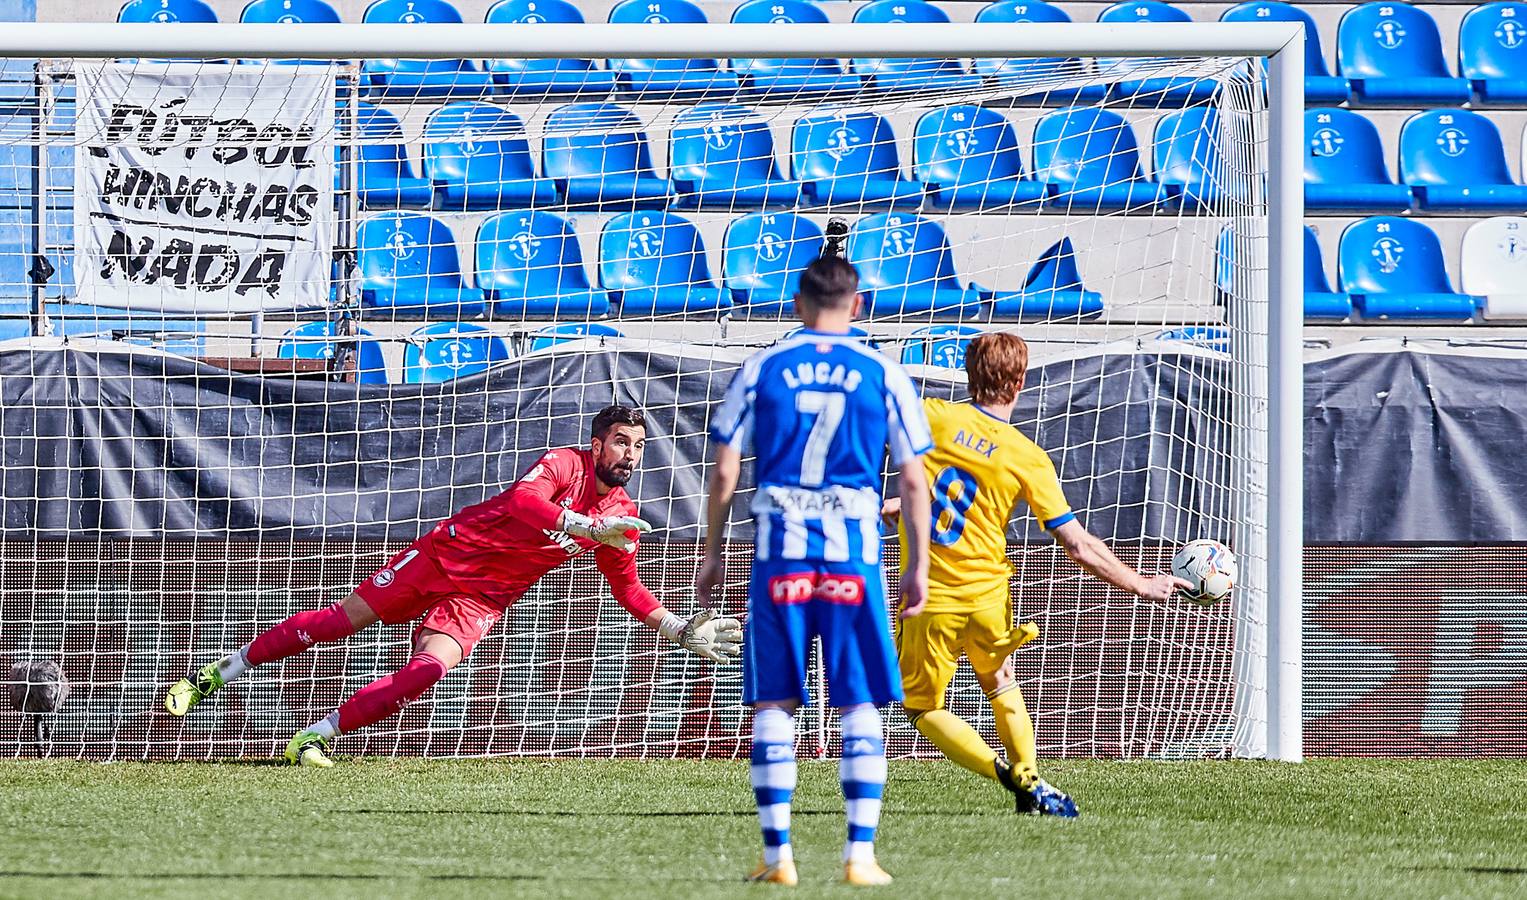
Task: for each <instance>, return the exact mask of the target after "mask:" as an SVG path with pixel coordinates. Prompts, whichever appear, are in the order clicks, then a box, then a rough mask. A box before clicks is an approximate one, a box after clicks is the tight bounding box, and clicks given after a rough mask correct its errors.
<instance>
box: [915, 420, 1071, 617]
mask: <svg viewBox="0 0 1527 900" xmlns="http://www.w3.org/2000/svg"><path fill="white" fill-rule="evenodd" d="M923 409H924V410H925V411H926V412H927V414H928V424H929V425H931V426H932V432H933V450H932V451H930V452H929V453H928V454H926V455H925V456H924V457H923V465H924V466H925V467H926V469H927V473H928V484H929V486H930V487H931V488H932V491H933V532H932V547H931V548H930V553H929V566H928V611H929V612H974V611H976V610H980V609H985V608H986V607H988V606H991V605H993V604H996V603H1006V602H1007V599H1008V580H1009V578H1011V576H1012V567H1011V566H1009V565H1008V562H1007V523H1008V520H1009V519H1010V518H1011V517H1012V515H1013V510H1014V507H1015V506H1016V505H1017V502H1018V501H1019V500H1022V501H1024V502H1025V503H1027V504H1028V505H1029V508H1030V509H1032V510H1033V511H1034V516H1035V517H1036V518H1037V519H1039V521H1040V523H1041V524H1042V525H1043V526H1044V527H1045V529H1046V530H1050V529H1054V528H1059V527H1060V526H1061V525H1063V524H1065V523H1066V522H1069V521H1071V520H1072V519H1074V518H1076V517H1075V516H1074V515H1072V513H1071V507H1070V506H1068V505H1067V504H1066V497H1065V494H1064V493H1063V492H1062V491H1061V487H1060V478H1059V477H1058V476H1057V475H1056V474H1055V464H1054V463H1052V462H1051V461H1050V457H1048V456H1046V455H1045V452H1044V451H1043V450H1041V449H1040V448H1039V445H1038V444H1035V443H1034V442H1033V441H1031V440H1029V439H1028V438H1027V437H1024V436H1023V434H1022V433H1020V432H1019V431H1018V429H1016V428H1014V427H1013V426H1012V425H1010V424H1009V423H1007V422H1003V421H1001V420H999V419H997V418H995V417H993V416H991V415H989V414H987V413H985V412H983V411H981V410H980V409H979V408H978V407H976V406H974V405H972V404H969V403H950V402H948V401H946V400H937V399H934V398H931V397H930V398H925V399H924V400H923ZM901 546H902V554H903V558H905V554H906V547H907V533H906V529H905V528H903V529H902V530H901Z"/></svg>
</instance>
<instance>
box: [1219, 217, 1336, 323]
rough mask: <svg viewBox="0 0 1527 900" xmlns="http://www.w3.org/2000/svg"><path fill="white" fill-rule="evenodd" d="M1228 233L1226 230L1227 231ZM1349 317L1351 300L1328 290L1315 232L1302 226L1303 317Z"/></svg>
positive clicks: (1329, 284) (1328, 282) (1327, 281)
mask: <svg viewBox="0 0 1527 900" xmlns="http://www.w3.org/2000/svg"><path fill="white" fill-rule="evenodd" d="M1226 232H1227V233H1228V232H1229V229H1226ZM1351 315H1352V297H1351V296H1350V295H1348V294H1346V293H1337V292H1336V291H1333V290H1331V282H1330V281H1329V280H1328V279H1327V278H1326V268H1325V261H1324V260H1323V259H1322V257H1321V253H1320V241H1319V240H1318V239H1316V237H1315V229H1313V228H1311V227H1310V226H1308V225H1306V226H1304V317H1305V318H1306V319H1346V318H1350V317H1351Z"/></svg>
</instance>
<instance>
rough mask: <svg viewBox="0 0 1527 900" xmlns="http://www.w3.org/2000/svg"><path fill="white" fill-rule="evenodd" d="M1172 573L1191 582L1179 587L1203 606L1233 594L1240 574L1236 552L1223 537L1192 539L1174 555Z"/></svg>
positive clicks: (1180, 592) (1186, 595) (1188, 597)
mask: <svg viewBox="0 0 1527 900" xmlns="http://www.w3.org/2000/svg"><path fill="white" fill-rule="evenodd" d="M1172 574H1173V575H1176V576H1177V577H1178V578H1181V579H1182V580H1183V581H1186V582H1187V583H1188V587H1186V588H1183V589H1181V590H1179V591H1178V594H1180V595H1181V596H1182V597H1184V598H1186V599H1188V600H1192V601H1193V602H1194V603H1197V604H1198V605H1200V606H1213V605H1214V604H1216V603H1218V602H1220V601H1221V600H1224V599H1225V598H1226V597H1228V596H1230V591H1231V590H1232V589H1233V588H1234V587H1235V582H1236V580H1237V579H1238V578H1239V577H1240V568H1239V566H1237V565H1236V561H1235V554H1234V553H1231V552H1230V548H1229V547H1226V546H1225V545H1224V544H1221V543H1220V542H1219V541H1211V540H1208V539H1206V538H1200V539H1199V540H1196V541H1188V542H1187V543H1186V544H1184V545H1183V547H1182V549H1181V550H1178V551H1177V555H1176V556H1174V557H1172Z"/></svg>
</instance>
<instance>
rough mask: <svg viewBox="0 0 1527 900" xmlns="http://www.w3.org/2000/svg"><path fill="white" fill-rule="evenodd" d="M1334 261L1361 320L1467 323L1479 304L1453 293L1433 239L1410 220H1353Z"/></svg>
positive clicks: (1472, 299) (1343, 233)
mask: <svg viewBox="0 0 1527 900" xmlns="http://www.w3.org/2000/svg"><path fill="white" fill-rule="evenodd" d="M1307 241H1308V239H1306V242H1307ZM1307 245H1308V244H1307V243H1306V246H1307ZM1337 262H1338V265H1337V270H1338V275H1339V277H1340V279H1341V287H1342V290H1344V291H1346V292H1347V293H1348V294H1351V295H1352V305H1353V306H1354V307H1355V308H1356V309H1357V310H1358V311H1359V312H1361V313H1362V314H1363V316H1364V317H1365V318H1369V319H1469V318H1472V317H1473V315H1474V311H1475V309H1476V308H1477V307H1478V306H1479V303H1478V301H1477V300H1476V299H1475V298H1474V297H1470V296H1468V295H1466V294H1457V293H1454V292H1453V285H1452V283H1451V282H1450V281H1448V277H1447V267H1446V266H1445V265H1444V264H1443V261H1442V245H1441V244H1440V243H1439V242H1438V241H1437V235H1436V234H1434V233H1433V232H1432V230H1431V229H1430V228H1427V227H1426V226H1425V225H1423V224H1421V223H1420V222H1417V221H1415V220H1413V219H1401V218H1398V217H1395V216H1374V217H1373V218H1370V219H1363V220H1361V221H1358V222H1353V223H1352V224H1351V225H1348V226H1347V230H1346V231H1344V232H1342V235H1341V252H1340V257H1339V259H1338V260H1337Z"/></svg>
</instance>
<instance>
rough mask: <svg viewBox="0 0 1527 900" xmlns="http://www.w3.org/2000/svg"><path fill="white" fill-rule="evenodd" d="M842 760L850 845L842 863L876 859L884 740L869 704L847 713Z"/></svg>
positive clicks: (877, 716)
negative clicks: (876, 829)
mask: <svg viewBox="0 0 1527 900" xmlns="http://www.w3.org/2000/svg"><path fill="white" fill-rule="evenodd" d="M842 720H843V760H842V761H841V762H840V763H838V777H839V779H840V780H841V781H842V782H843V801H844V805H845V806H846V807H847V811H848V842H847V843H846V844H844V845H843V861H844V862H849V861H851V860H852V861H869V860H872V859H874V858H875V828H876V827H877V826H878V825H879V824H880V800H881V798H882V796H884V794H885V768H886V767H885V736H884V734H883V732H882V731H881V725H880V710H878V709H876V708H875V707H873V706H870V705H868V704H866V705H864V706H855V707H851V708H849V709H845V710H844V711H843V715H842Z"/></svg>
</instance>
